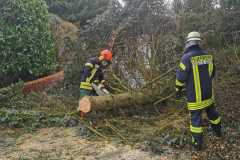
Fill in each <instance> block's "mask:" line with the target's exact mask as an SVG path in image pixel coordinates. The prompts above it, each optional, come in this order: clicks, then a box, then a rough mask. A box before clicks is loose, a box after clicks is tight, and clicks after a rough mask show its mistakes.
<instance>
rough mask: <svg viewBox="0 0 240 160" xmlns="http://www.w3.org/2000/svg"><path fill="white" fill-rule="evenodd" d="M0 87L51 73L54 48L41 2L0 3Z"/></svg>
mask: <svg viewBox="0 0 240 160" xmlns="http://www.w3.org/2000/svg"><path fill="white" fill-rule="evenodd" d="M0 26H1V28H0V64H1V66H0V77H1V82H0V86H3V85H7V84H9V83H12V82H16V81H18V80H19V79H22V80H28V79H33V78H35V77H39V76H42V75H45V74H47V73H49V72H50V71H52V70H54V68H55V66H54V64H53V63H54V61H55V53H54V45H53V41H52V36H51V33H50V26H49V15H48V11H47V5H46V3H45V1H43V0H31V1H29V0H21V1H20V0H0Z"/></svg>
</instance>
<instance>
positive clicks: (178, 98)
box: [176, 91, 183, 100]
mask: <svg viewBox="0 0 240 160" xmlns="http://www.w3.org/2000/svg"><path fill="white" fill-rule="evenodd" d="M182 96H183V94H182V92H181V91H177V92H176V100H180V99H181V98H182Z"/></svg>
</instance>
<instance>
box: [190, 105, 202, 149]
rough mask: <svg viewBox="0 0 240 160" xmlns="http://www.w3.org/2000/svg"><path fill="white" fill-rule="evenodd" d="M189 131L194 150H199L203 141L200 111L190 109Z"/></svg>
mask: <svg viewBox="0 0 240 160" xmlns="http://www.w3.org/2000/svg"><path fill="white" fill-rule="evenodd" d="M190 114H191V122H190V131H191V134H192V145H193V147H194V149H195V150H201V148H202V143H203V128H202V111H201V110H195V111H190Z"/></svg>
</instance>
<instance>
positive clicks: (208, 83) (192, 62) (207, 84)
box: [176, 32, 221, 150]
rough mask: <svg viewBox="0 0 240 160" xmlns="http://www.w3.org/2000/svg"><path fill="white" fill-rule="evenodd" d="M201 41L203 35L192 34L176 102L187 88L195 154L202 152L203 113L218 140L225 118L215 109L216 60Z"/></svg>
mask: <svg viewBox="0 0 240 160" xmlns="http://www.w3.org/2000/svg"><path fill="white" fill-rule="evenodd" d="M201 41H202V38H201V35H200V33H198V32H191V33H189V34H188V36H187V41H186V46H185V52H184V55H183V57H182V59H181V62H180V64H179V67H178V70H177V73H176V98H180V97H181V95H182V91H183V88H184V87H185V88H186V90H187V106H188V110H189V112H190V115H191V121H190V131H191V134H192V145H193V147H194V149H195V150H201V148H202V143H203V128H202V117H201V115H202V112H203V111H206V113H207V116H208V119H209V121H210V123H211V127H212V129H213V131H214V132H215V133H216V135H217V136H219V137H220V136H221V118H220V116H219V114H218V112H217V111H216V109H215V106H214V92H213V78H214V74H215V65H214V60H213V56H212V55H210V54H208V53H207V52H206V51H204V50H202V49H201V48H200V45H199V44H200V42H201Z"/></svg>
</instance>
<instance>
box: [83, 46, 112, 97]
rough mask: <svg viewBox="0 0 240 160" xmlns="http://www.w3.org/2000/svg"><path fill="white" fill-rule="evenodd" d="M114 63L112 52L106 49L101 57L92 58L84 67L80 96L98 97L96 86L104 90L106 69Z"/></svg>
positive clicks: (101, 53)
mask: <svg viewBox="0 0 240 160" xmlns="http://www.w3.org/2000/svg"><path fill="white" fill-rule="evenodd" d="M111 61H112V52H111V51H110V50H108V49H105V50H103V51H101V52H100V54H99V56H97V57H92V58H90V59H89V60H88V61H87V62H86V63H85V65H84V68H83V71H82V74H81V83H80V96H81V97H83V96H97V95H98V94H97V93H98V92H96V89H95V88H94V86H101V88H104V85H103V83H104V82H105V80H104V73H103V71H104V69H106V68H107V67H108V66H109V65H110V64H111Z"/></svg>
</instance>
